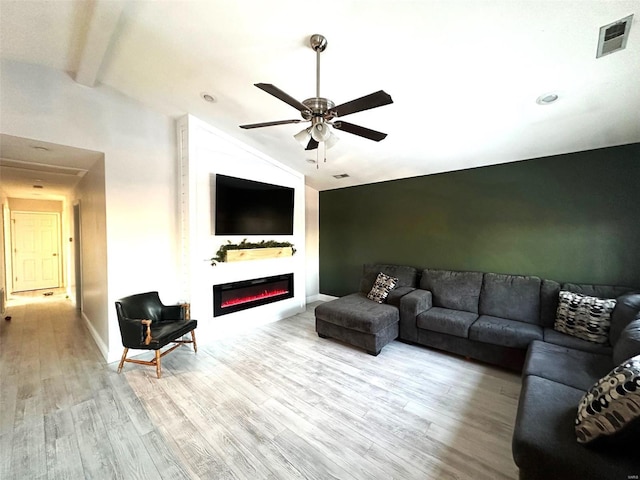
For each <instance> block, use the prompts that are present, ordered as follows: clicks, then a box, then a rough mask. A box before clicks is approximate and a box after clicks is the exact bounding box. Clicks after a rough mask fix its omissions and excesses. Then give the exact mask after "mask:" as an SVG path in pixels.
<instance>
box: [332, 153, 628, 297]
mask: <svg viewBox="0 0 640 480" xmlns="http://www.w3.org/2000/svg"><path fill="white" fill-rule="evenodd" d="M390 168H392V167H391V166H390ZM364 263H395V264H404V265H412V266H415V267H418V268H420V269H422V268H426V267H429V268H443V269H451V270H475V271H483V272H498V273H512V274H522V275H537V276H540V277H542V278H550V279H554V280H557V281H560V282H563V281H570V282H574V283H596V284H614V285H629V286H634V287H635V286H639V287H640V143H636V144H631V145H624V146H620V147H612V148H604V149H598V150H590V151H586V152H578V153H572V154H567V155H557V156H552V157H544V158H539V159H533V160H526V161H520V162H514V163H508V164H502V165H495V166H489V167H482V168H475V169H470V170H463V171H457V172H450V173H443V174H437V175H428V176H424V177H415V178H409V179H403V180H395V181H389V182H383V183H376V184H370V185H362V186H357V187H349V188H344V189H338V190H328V191H323V192H320V292H321V293H324V294H328V295H336V296H339V295H344V294H347V293H351V292H354V291H357V289H358V285H359V278H360V273H361V270H362V265H363V264H364Z"/></svg>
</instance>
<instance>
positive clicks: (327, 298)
mask: <svg viewBox="0 0 640 480" xmlns="http://www.w3.org/2000/svg"><path fill="white" fill-rule="evenodd" d="M316 296H317V297H318V298H316V302H330V301H331V300H336V299H338V298H340V297H334V296H333V295H325V294H324V293H321V294H319V295H316Z"/></svg>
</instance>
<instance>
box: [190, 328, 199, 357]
mask: <svg viewBox="0 0 640 480" xmlns="http://www.w3.org/2000/svg"><path fill="white" fill-rule="evenodd" d="M191 340H193V351H194V352H197V351H198V344H197V343H196V332H195V330H191Z"/></svg>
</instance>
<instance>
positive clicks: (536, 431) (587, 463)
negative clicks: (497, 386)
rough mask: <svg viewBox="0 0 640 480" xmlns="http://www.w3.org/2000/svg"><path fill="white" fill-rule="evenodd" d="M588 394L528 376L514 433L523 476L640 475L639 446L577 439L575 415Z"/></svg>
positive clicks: (595, 478) (584, 479) (591, 478)
mask: <svg viewBox="0 0 640 480" xmlns="http://www.w3.org/2000/svg"><path fill="white" fill-rule="evenodd" d="M583 394H584V390H580V389H577V388H573V387H569V386H567V385H563V384H561V383H557V382H554V381H552V380H548V379H546V378H540V377H536V376H535V375H529V376H527V377H525V378H524V379H523V381H522V390H521V392H520V400H519V404H518V414H517V417H516V421H515V427H514V432H513V458H514V460H515V463H516V464H517V465H518V467H520V472H521V477H520V478H523V479H524V478H527V479H529V478H536V479H563V480H564V479H567V480H568V479H576V480H577V479H580V480H602V479H605V478H606V479H617V478H620V479H623V480H626V479H627V478H628V475H629V474H630V472H631V473H633V474H636V473H637V472H638V471H640V463H639V460H638V453H637V444H634V443H633V442H628V443H620V444H615V443H612V444H603V445H598V448H594V447H595V446H594V447H591V446H585V445H581V444H579V443H578V442H577V441H576V435H575V417H576V410H577V405H578V403H579V402H580V399H581V397H582V395H583Z"/></svg>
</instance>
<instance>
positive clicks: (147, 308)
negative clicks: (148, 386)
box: [116, 292, 198, 378]
mask: <svg viewBox="0 0 640 480" xmlns="http://www.w3.org/2000/svg"><path fill="white" fill-rule="evenodd" d="M116 311H117V312H118V323H119V325H120V335H121V336H122V345H123V346H124V352H123V353H122V359H121V360H120V365H118V373H120V372H121V371H122V367H123V365H124V362H131V363H138V364H141V365H152V366H155V367H156V374H157V375H158V378H160V376H161V375H162V367H161V364H160V359H161V358H162V357H164V356H165V355H166V354H167V353H169V352H172V351H173V350H175V349H176V348H178V347H179V346H181V345H183V344H185V343H193V350H194V352H197V351H198V346H197V344H196V334H195V332H194V330H195V329H196V327H197V326H198V321H197V320H191V319H190V318H189V317H190V313H189V305H188V304H184V305H163V304H162V302H161V301H160V297H159V296H158V292H147V293H139V294H136V295H131V296H129V297H124V298H121V299H120V300H118V301H117V302H116ZM187 333H191V340H184V339H183V338H182V337H183V336H184V335H186V334H187ZM170 343H172V344H174V345H172V346H171V348H169V349H168V350H165V351H164V352H162V353H161V349H162V348H163V347H164V346H166V345H168V344H170ZM130 348H131V349H135V350H155V358H154V359H153V360H149V361H145V360H137V359H131V358H127V353H128V352H129V349H130Z"/></svg>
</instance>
